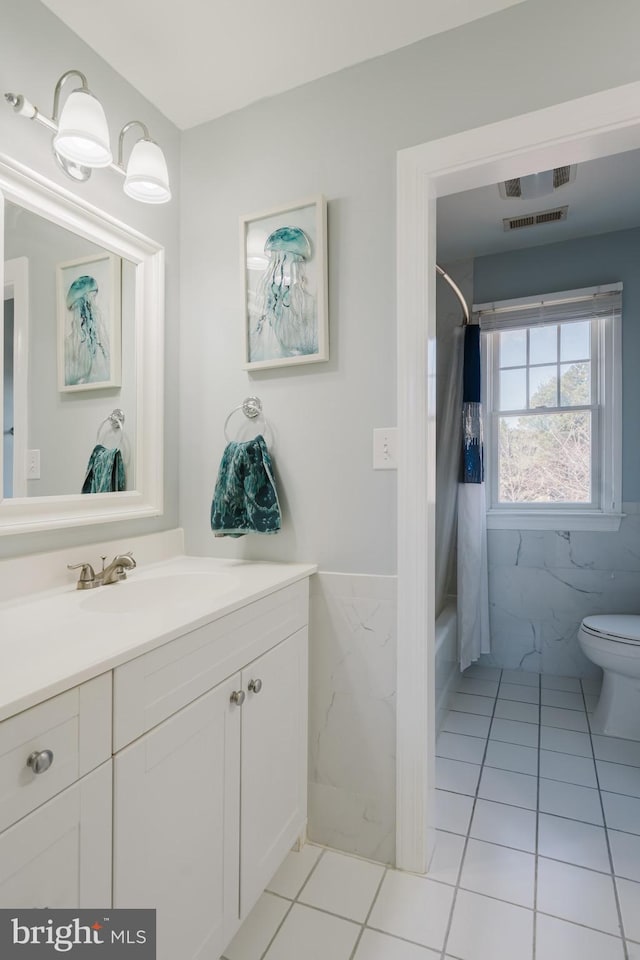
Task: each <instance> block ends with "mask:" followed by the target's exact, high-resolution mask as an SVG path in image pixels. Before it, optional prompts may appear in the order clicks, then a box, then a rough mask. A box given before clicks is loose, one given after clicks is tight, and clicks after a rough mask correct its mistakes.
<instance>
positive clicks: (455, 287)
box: [436, 263, 471, 327]
mask: <svg viewBox="0 0 640 960" xmlns="http://www.w3.org/2000/svg"><path fill="white" fill-rule="evenodd" d="M436 270H437V271H438V273H439V274H440V276H441V277H442V279H443V280H446V281H447V283H448V284H449V286H450V287H451V289H452V290H453V292H454V293H455V295H456V297H457V298H458V300H459V301H460V304H461V306H462V309H463V311H464V320H463V321H462V325H463V327H466V325H467V324H468V323H470V322H471V318H470V316H469V307H468V306H467V301H466V300H465V298H464V296H463V295H462V291H461V290H460V287H459V286H458V284H457V283H456V282H455V280H452V279H451V277H450V276H449V274H448V273H446V271H445V270H443V269H442V267H441V266H440V265H439V264H437V263H436Z"/></svg>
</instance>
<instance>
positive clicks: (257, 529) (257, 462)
mask: <svg viewBox="0 0 640 960" xmlns="http://www.w3.org/2000/svg"><path fill="white" fill-rule="evenodd" d="M280 525H281V517H280V504H279V503H278V494H277V493H276V485H275V481H274V479H273V466H272V464H271V457H270V456H269V451H268V450H267V445H266V443H265V442H264V438H263V437H261V436H258V437H256V438H255V440H248V441H247V442H245V443H237V442H236V441H233V440H232V441H231V443H229V444H227V446H226V447H225V450H224V453H223V454H222V460H221V461H220V469H219V471H218V479H217V481H216V488H215V491H214V494H213V501H212V503H211V529H212V530H214V531H215V534H216V536H217V537H242V536H244V534H245V533H277V532H278V530H279V529H280Z"/></svg>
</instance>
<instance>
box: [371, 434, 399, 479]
mask: <svg viewBox="0 0 640 960" xmlns="http://www.w3.org/2000/svg"><path fill="white" fill-rule="evenodd" d="M397 435H398V428H397V427H376V428H375V430H374V431H373V469H374V470H397V469H398V462H397V459H396V450H397Z"/></svg>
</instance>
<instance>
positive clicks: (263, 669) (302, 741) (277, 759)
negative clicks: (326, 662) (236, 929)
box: [240, 627, 308, 918]
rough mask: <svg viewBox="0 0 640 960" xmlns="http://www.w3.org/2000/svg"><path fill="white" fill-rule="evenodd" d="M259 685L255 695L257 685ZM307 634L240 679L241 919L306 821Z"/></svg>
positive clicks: (260, 661)
mask: <svg viewBox="0 0 640 960" xmlns="http://www.w3.org/2000/svg"><path fill="white" fill-rule="evenodd" d="M258 680H260V681H261V687H260V691H259V692H258V693H255V692H252V691H251V686H252V681H253V682H254V683H255V681H258ZM307 682H308V681H307V629H306V627H305V628H304V629H302V630H298V631H297V633H294V634H293V636H291V637H289V638H288V639H287V640H284V641H283V642H282V643H280V644H278V646H277V647H274V649H273V650H270V651H269V652H268V653H265V654H264V655H263V656H262V657H259V658H258V659H257V660H255V661H254V662H253V663H252V664H251V665H250V666H249V667H247V668H246V669H245V670H243V671H242V688H243V690H245V691H246V694H247V699H246V700H245V702H244V706H243V707H242V761H241V783H242V791H241V827H240V836H241V848H240V850H241V856H240V912H241V916H242V917H243V918H244V917H245V916H246V915H247V913H248V912H249V911H250V910H251V908H252V906H253V905H254V903H255V902H256V900H257V899H258V897H259V896H260V894H261V893H262V891H263V890H264V888H265V887H266V886H267V884H268V883H269V880H270V879H271V877H272V876H273V874H274V873H275V871H276V870H277V869H278V867H279V866H280V864H281V863H282V861H283V860H284V858H285V856H286V854H287V852H288V851H289V850H290V849H291V846H292V844H293V843H294V842H295V840H296V838H297V837H298V835H299V834H300V832H301V831H302V830H303V829H304V825H305V823H306V819H307V709H308V708H307V703H308V696H307Z"/></svg>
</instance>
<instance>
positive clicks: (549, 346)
mask: <svg viewBox="0 0 640 960" xmlns="http://www.w3.org/2000/svg"><path fill="white" fill-rule="evenodd" d="M621 299H622V284H610V285H608V286H602V287H594V288H588V289H585V290H571V291H567V292H565V293H555V294H549V295H544V296H543V297H530V298H526V299H520V300H509V301H501V302H499V303H494V304H482V305H481V306H479V307H475V308H474V310H475V315H476V317H477V318H479V320H480V325H481V329H482V331H483V334H484V336H483V344H484V374H485V375H484V392H485V397H484V400H485V411H486V418H485V428H486V443H485V464H486V480H487V501H488V504H489V510H488V526H489V527H494V528H495V527H498V528H516V529H517V528H522V529H527V528H529V529H562V530H614V529H617V528H618V526H619V522H620V511H621V503H620V497H621V490H620V484H621V480H620V476H621V474H620V471H621V425H620V421H621V410H620V405H621V401H620V371H621V357H620V315H621Z"/></svg>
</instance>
